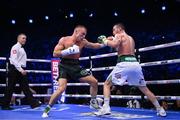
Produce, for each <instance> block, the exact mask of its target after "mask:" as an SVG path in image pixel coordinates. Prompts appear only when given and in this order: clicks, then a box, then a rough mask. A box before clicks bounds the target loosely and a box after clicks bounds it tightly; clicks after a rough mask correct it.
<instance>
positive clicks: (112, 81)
mask: <svg viewBox="0 0 180 120" xmlns="http://www.w3.org/2000/svg"><path fill="white" fill-rule="evenodd" d="M98 41H99V42H100V43H102V44H104V45H106V46H110V47H112V48H115V49H116V50H117V52H118V60H117V64H116V66H115V68H114V69H113V71H112V72H111V73H110V75H109V76H108V78H107V80H106V81H105V83H104V104H103V107H102V108H101V109H100V110H99V111H98V112H96V113H95V114H97V115H106V114H111V109H110V105H109V103H110V87H111V86H112V85H124V83H125V82H126V81H127V82H128V84H129V85H133V86H137V87H138V88H139V90H140V91H141V92H142V93H144V94H145V95H146V96H147V97H148V99H149V100H150V101H151V102H152V103H153V105H154V106H155V107H156V110H157V115H159V116H166V112H165V110H164V109H163V107H161V106H160V105H159V102H158V101H157V98H156V97H155V95H154V94H153V93H152V92H151V91H150V90H149V89H148V88H147V86H146V82H145V80H144V75H143V73H142V68H141V66H140V64H139V63H138V62H137V60H136V58H135V54H134V52H135V43H134V40H133V38H132V37H131V36H129V35H128V34H127V33H126V32H125V27H124V25H123V24H121V23H118V24H115V25H114V26H113V36H112V37H108V38H106V36H104V35H101V36H99V37H98Z"/></svg>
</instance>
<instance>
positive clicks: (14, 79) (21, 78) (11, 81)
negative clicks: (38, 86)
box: [3, 65, 39, 108]
mask: <svg viewBox="0 0 180 120" xmlns="http://www.w3.org/2000/svg"><path fill="white" fill-rule="evenodd" d="M16 83H19V85H20V88H21V90H22V91H23V93H24V94H25V97H26V98H27V100H28V103H29V104H30V106H31V108H34V107H37V106H39V101H37V100H35V99H34V97H33V95H32V92H31V91H30V88H29V83H28V80H27V76H26V75H22V74H21V72H19V71H18V70H17V69H16V68H15V66H14V65H9V72H8V83H7V86H6V89H5V94H4V100H3V103H4V104H3V107H9V106H10V101H11V97H12V94H13V92H14V89H15V85H16Z"/></svg>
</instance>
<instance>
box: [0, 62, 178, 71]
mask: <svg viewBox="0 0 180 120" xmlns="http://www.w3.org/2000/svg"><path fill="white" fill-rule="evenodd" d="M175 63H180V59H172V60H162V61H154V62H146V63H141V64H140V65H141V66H142V67H146V66H156V65H166V64H175ZM114 67H115V66H109V67H99V68H92V71H103V70H112V69H113V68H114ZM86 70H87V71H89V70H90V69H86ZM26 71H27V72H29V73H51V71H48V70H47V71H46V70H44V71H43V70H26ZM0 72H6V69H0Z"/></svg>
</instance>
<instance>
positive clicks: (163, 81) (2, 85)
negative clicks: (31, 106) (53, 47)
mask: <svg viewBox="0 0 180 120" xmlns="http://www.w3.org/2000/svg"><path fill="white" fill-rule="evenodd" d="M179 83H180V79H172V80H153V81H146V84H147V85H153V84H154V85H156V84H179ZM98 85H104V82H99V83H98ZM125 85H128V83H127V82H126V83H125ZM5 86H6V84H0V87H5ZM16 86H17V87H18V86H19V84H16ZM29 86H32V87H34V86H52V83H39V84H35V83H34V84H29ZM67 86H89V84H88V83H67Z"/></svg>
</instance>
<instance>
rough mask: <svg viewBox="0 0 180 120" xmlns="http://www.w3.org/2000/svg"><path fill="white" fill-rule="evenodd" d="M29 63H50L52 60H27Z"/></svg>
mask: <svg viewBox="0 0 180 120" xmlns="http://www.w3.org/2000/svg"><path fill="white" fill-rule="evenodd" d="M27 61H28V62H48V63H50V62H51V60H44V59H27Z"/></svg>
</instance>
